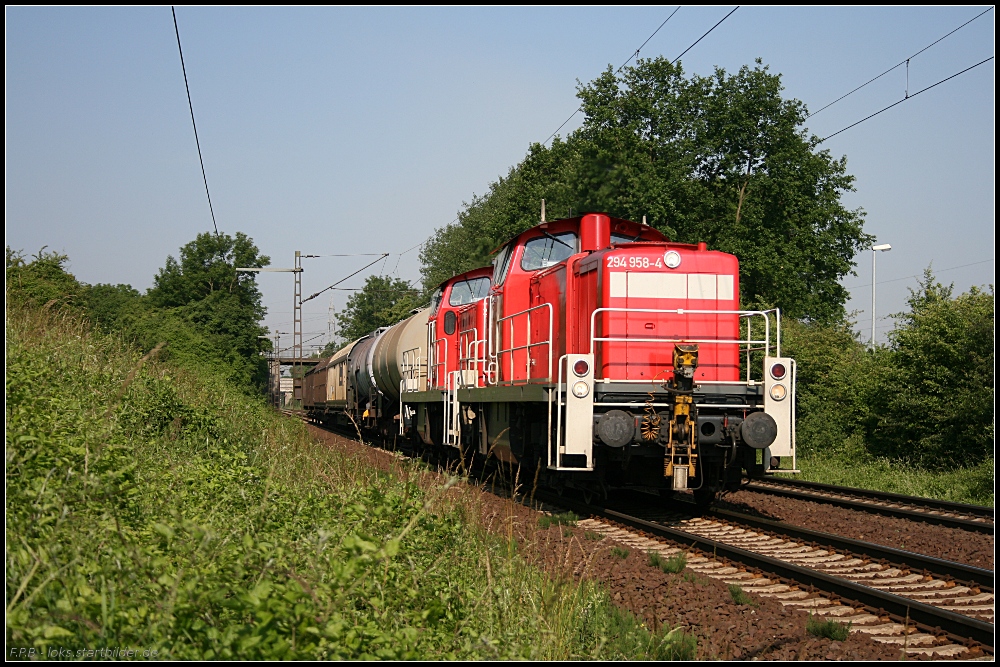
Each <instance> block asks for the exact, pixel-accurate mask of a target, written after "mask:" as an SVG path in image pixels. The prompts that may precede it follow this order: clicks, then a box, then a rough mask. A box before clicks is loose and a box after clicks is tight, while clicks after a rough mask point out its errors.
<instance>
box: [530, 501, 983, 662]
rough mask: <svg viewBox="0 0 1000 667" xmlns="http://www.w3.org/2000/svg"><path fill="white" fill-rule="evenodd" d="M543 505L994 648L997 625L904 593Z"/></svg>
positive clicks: (658, 527) (640, 523)
mask: <svg viewBox="0 0 1000 667" xmlns="http://www.w3.org/2000/svg"><path fill="white" fill-rule="evenodd" d="M535 497H536V498H543V499H544V500H545V502H549V503H552V504H553V505H558V506H562V507H565V508H566V509H569V510H572V511H574V512H577V513H579V514H581V515H591V516H595V517H597V518H602V519H607V520H610V521H616V522H618V523H621V524H624V525H627V526H629V527H631V528H635V529H638V530H642V531H646V532H647V533H651V534H653V535H656V536H658V537H664V538H666V539H669V540H672V541H674V542H677V543H679V544H687V545H690V546H691V547H694V548H698V549H700V550H701V551H703V552H706V553H707V552H711V553H712V554H714V555H715V556H717V557H718V556H721V557H723V558H727V559H729V560H733V561H738V562H740V563H742V564H744V565H746V566H749V567H754V568H757V569H760V570H763V571H765V572H769V573H772V574H775V575H777V576H779V577H782V578H784V579H789V580H794V581H795V582H797V583H798V584H800V585H806V586H813V587H815V588H818V589H821V590H823V591H825V592H828V593H833V594H835V595H839V596H840V597H842V598H847V599H850V600H854V601H856V602H859V603H861V604H863V605H866V606H868V607H871V608H873V609H881V610H884V611H885V612H887V613H889V614H892V615H894V616H896V617H898V618H901V619H902V618H906V617H909V619H910V621H912V622H914V623H919V624H921V625H923V626H925V627H927V628H938V629H940V630H942V631H944V632H947V633H949V634H951V635H953V636H955V637H962V638H966V639H972V640H974V641H977V642H979V643H980V644H983V645H986V646H989V647H992V646H993V643H994V642H993V636H994V626H993V624H992V623H987V622H986V621H981V620H978V619H975V618H971V617H969V616H964V615H962V614H957V613H955V612H952V611H947V610H945V609H939V608H937V607H934V606H932V605H929V604H925V603H923V602H917V601H915V600H910V599H908V598H904V597H902V596H900V595H895V594H893V593H887V592H885V591H880V590H877V589H874V588H869V587H868V586H864V585H862V584H856V583H854V582H853V581H849V580H847V579H842V578H840V577H835V576H832V575H829V574H825V573H823V572H820V571H817V570H812V569H810V568H807V567H802V566H799V565H793V564H791V563H786V562H784V561H781V560H778V559H776V558H771V557H770V556H763V555H761V554H756V553H753V552H751V551H747V550H745V549H740V548H739V547H734V546H730V545H728V544H725V543H723V542H717V541H715V540H711V539H708V538H704V537H700V536H698V535H694V534H693V533H688V532H686V531H683V530H678V529H676V528H670V527H668V526H664V525H663V524H660V523H655V522H652V521H646V520H645V519H640V518H638V517H634V516H631V515H629V514H625V513H622V512H618V511H615V510H611V509H602V508H597V507H593V506H590V505H587V504H585V503H580V502H576V501H573V500H570V499H567V498H560V497H558V496H549V494H547V493H545V494H540V493H536V494H535Z"/></svg>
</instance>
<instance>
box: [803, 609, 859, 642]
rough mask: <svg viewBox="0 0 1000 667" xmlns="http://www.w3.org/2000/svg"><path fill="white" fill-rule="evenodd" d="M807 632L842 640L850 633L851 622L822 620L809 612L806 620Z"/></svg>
mask: <svg viewBox="0 0 1000 667" xmlns="http://www.w3.org/2000/svg"><path fill="white" fill-rule="evenodd" d="M806 632H808V633H809V634H811V635H813V636H816V637H826V638H827V639H832V640H834V641H837V642H842V641H844V640H845V639H847V635H848V634H850V632H851V624H850V623H840V622H838V621H833V620H822V619H819V618H817V617H815V616H813V615H812V614H809V618H808V619H807V620H806Z"/></svg>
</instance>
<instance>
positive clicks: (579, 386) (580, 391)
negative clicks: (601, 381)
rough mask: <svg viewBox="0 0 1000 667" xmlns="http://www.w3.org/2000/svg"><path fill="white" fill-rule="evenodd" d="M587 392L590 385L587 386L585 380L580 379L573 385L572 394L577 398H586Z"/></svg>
mask: <svg viewBox="0 0 1000 667" xmlns="http://www.w3.org/2000/svg"><path fill="white" fill-rule="evenodd" d="M589 393H590V387H588V386H587V383H586V382H582V381H581V382H577V383H576V384H575V385H573V395H574V396H576V397H577V398H586V397H587V394H589Z"/></svg>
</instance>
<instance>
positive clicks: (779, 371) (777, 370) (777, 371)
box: [771, 364, 787, 380]
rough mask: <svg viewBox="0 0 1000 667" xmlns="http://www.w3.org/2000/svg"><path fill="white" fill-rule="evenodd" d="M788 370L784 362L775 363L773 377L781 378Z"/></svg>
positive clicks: (772, 371)
mask: <svg viewBox="0 0 1000 667" xmlns="http://www.w3.org/2000/svg"><path fill="white" fill-rule="evenodd" d="M786 372H787V371H786V370H785V365H784V364H773V365H772V366H771V377H773V378H774V379H775V380H781V379H782V378H784V377H785V373H786Z"/></svg>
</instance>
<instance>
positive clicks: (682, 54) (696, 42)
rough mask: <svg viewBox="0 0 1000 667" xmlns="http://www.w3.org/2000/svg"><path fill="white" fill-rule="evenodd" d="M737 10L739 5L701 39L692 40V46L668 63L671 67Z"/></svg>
mask: <svg viewBox="0 0 1000 667" xmlns="http://www.w3.org/2000/svg"><path fill="white" fill-rule="evenodd" d="M739 8H740V6H739V5H736V6H735V7H733V8H732V10H731V11H730V12H729V13H728V14H726V15H725V16H723V17H722V18H721V19H719V22H718V23H716V24H715V25H713V26H712V27H711V28H709V29H708V32H706V33H705V34H704V35H702V36H701V37H699V38H698V39H696V40H694V44H692V45H691V46H689V47H687V48H686V49H684V51H682V52H681V55H679V56H677V57H676V58H674V59H673V60H672V61H671V62H670V64H671V65H673V64H674V63H676V62H677V61H678V60H680V59H681V58H683V57H684V54H685V53H687V52H688V51H690V50H691V49H693V48H694V47H695V46H697V45H698V42H700V41H701V40H703V39H705V38H706V37H708V33H710V32H712V31H713V30H715V29H716V28H718V27H719V26H720V25H722V22H723V21H725V20H726V19H728V18H729V17H730V16H732V15H733V12H735V11H736V10H737V9H739Z"/></svg>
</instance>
